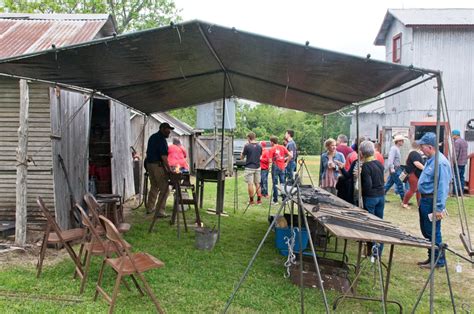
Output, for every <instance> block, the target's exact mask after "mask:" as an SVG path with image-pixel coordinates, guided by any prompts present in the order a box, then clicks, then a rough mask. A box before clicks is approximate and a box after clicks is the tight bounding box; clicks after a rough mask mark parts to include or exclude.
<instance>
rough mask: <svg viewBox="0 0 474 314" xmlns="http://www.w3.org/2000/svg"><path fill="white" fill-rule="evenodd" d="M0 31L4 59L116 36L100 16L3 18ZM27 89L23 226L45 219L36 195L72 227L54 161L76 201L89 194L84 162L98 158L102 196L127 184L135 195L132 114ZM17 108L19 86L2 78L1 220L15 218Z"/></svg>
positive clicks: (58, 92)
mask: <svg viewBox="0 0 474 314" xmlns="http://www.w3.org/2000/svg"><path fill="white" fill-rule="evenodd" d="M0 28H1V29H2V36H0V57H2V58H4V57H8V56H14V55H21V54H25V53H30V52H35V51H38V50H43V49H48V48H50V47H51V45H53V44H54V45H55V46H56V47H59V46H65V45H70V44H75V43H79V42H83V41H88V40H92V39H95V38H100V37H104V36H110V35H111V34H112V33H113V32H114V31H115V27H114V24H113V22H112V19H111V18H110V16H109V15H104V14H99V15H97V14H91V15H83V14H78V15H65V14H59V15H57V14H53V15H44V14H0ZM28 85H29V99H30V105H29V117H28V121H29V133H28V157H29V162H28V177H27V195H28V198H27V211H28V216H27V220H28V223H29V224H31V223H38V222H40V221H42V218H41V217H42V216H41V215H39V212H38V209H37V205H36V197H37V196H42V197H43V199H44V200H45V201H46V204H47V205H48V206H49V207H50V209H54V210H55V215H56V220H57V221H58V222H59V224H60V225H61V227H63V228H67V227H68V226H69V225H70V223H71V222H70V214H69V209H70V193H69V191H68V185H67V183H66V177H65V173H64V171H63V169H62V167H61V164H60V161H59V156H61V157H62V158H63V160H64V166H65V169H66V172H67V174H68V177H69V181H70V185H71V187H72V190H73V194H74V198H75V199H76V200H80V199H81V198H82V196H83V194H84V193H85V192H87V191H88V190H89V164H90V163H91V162H94V161H97V160H101V161H102V162H105V163H106V164H107V163H108V166H107V165H106V166H105V167H108V169H110V179H109V180H110V186H109V190H105V189H104V190H103V192H105V191H109V192H113V193H120V194H121V193H122V190H123V179H124V178H125V182H126V189H125V190H126V196H130V195H132V194H134V190H133V182H132V181H133V177H132V159H131V155H130V153H129V146H130V145H129V142H128V138H129V135H128V134H129V132H130V125H129V123H128V122H129V116H130V113H129V109H127V108H126V107H124V106H122V105H120V104H118V103H114V102H112V101H110V100H108V99H105V98H100V97H97V96H95V97H91V95H90V94H88V93H82V92H78V91H74V90H68V89H67V88H59V87H58V86H53V85H49V84H46V83H38V82H30V83H29V84H28ZM19 108H20V88H19V80H18V79H13V78H9V77H5V76H2V77H0V131H1V134H2V137H1V140H0V151H1V153H0V220H14V219H15V205H16V189H17V186H16V168H17V158H16V150H17V147H18V127H19V111H20V109H19ZM99 135H100V136H99ZM99 137H100V138H99ZM98 138H99V139H101V141H99V140H98ZM95 154H96V155H97V154H102V156H96V155H95Z"/></svg>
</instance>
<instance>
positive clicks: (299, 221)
mask: <svg viewBox="0 0 474 314" xmlns="http://www.w3.org/2000/svg"><path fill="white" fill-rule="evenodd" d="M295 181H296V180H295ZM296 190H297V193H298V195H299V189H298V187H297V188H296ZM290 193H291V190H290ZM292 203H293V202H292ZM300 205H301V204H300V203H299V197H298V207H297V208H298V230H299V232H298V241H299V252H298V256H299V260H300V265H299V266H300V307H301V313H304V281H303V247H302V244H303V235H302V233H303V230H302V229H301V215H302V214H303V211H302V208H301V206H300ZM292 232H293V230H292ZM306 232H308V233H309V229H307V230H306ZM309 237H311V235H309Z"/></svg>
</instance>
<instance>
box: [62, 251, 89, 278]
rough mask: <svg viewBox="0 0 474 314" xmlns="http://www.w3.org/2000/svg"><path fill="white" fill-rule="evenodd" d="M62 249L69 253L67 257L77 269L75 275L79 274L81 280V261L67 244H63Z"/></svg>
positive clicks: (82, 274)
mask: <svg viewBox="0 0 474 314" xmlns="http://www.w3.org/2000/svg"><path fill="white" fill-rule="evenodd" d="M64 247H65V248H66V251H67V252H68V253H69V256H70V257H71V258H72V261H73V262H74V264H76V268H77V271H76V273H79V277H81V279H82V277H83V276H84V271H83V270H82V265H81V261H80V260H79V259H78V258H77V255H76V253H75V252H74V250H73V248H72V247H71V245H70V244H69V243H64Z"/></svg>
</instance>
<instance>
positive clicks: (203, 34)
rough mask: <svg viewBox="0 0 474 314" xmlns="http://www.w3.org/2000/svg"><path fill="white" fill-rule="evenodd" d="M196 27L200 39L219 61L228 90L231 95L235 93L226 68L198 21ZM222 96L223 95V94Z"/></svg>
mask: <svg viewBox="0 0 474 314" xmlns="http://www.w3.org/2000/svg"><path fill="white" fill-rule="evenodd" d="M198 28H199V33H201V36H202V39H203V40H204V42H205V43H206V45H207V48H209V51H210V52H211V53H212V55H213V56H214V58H215V59H216V61H217V63H219V66H220V67H221V69H222V71H224V75H225V78H226V80H227V82H228V83H229V88H230V91H231V92H232V95H235V92H234V87H233V86H232V82H231V81H230V77H229V75H228V74H227V69H226V67H225V66H224V63H223V62H222V60H221V59H220V58H219V56H218V55H217V52H216V50H215V49H214V47H213V46H212V44H211V42H210V41H209V38H207V36H206V34H205V33H204V31H203V30H202V27H201V24H200V23H198ZM224 97H225V95H224Z"/></svg>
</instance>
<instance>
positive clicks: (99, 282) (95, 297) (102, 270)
mask: <svg viewBox="0 0 474 314" xmlns="http://www.w3.org/2000/svg"><path fill="white" fill-rule="evenodd" d="M105 260H106V258H104V261H103V262H102V267H101V268H100V272H99V278H98V279H97V284H96V286H95V295H94V301H97V296H98V295H99V288H101V286H100V285H101V284H102V278H103V277H104V269H105Z"/></svg>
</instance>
